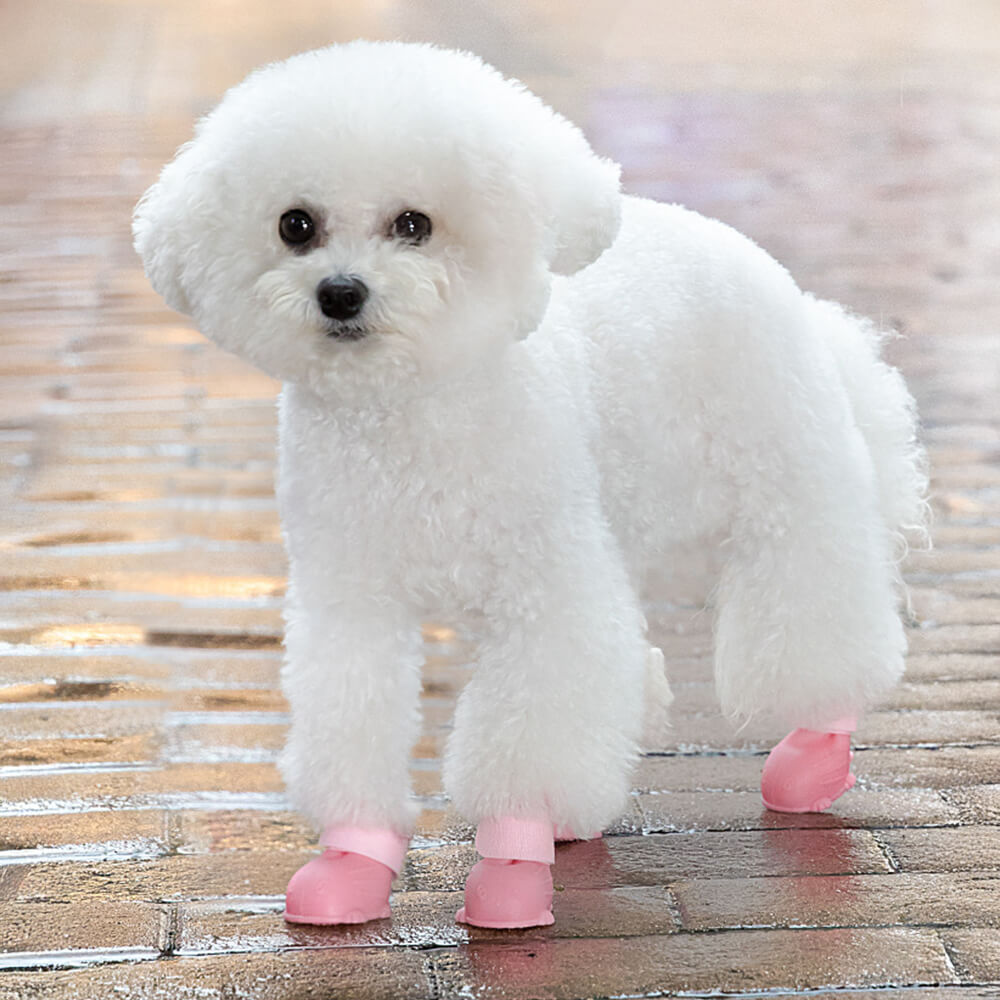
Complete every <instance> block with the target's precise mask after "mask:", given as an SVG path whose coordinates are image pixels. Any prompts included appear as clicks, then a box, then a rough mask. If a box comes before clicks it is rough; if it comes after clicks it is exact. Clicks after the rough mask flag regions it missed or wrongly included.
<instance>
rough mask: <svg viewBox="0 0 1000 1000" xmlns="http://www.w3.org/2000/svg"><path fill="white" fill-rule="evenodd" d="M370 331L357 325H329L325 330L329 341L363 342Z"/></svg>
mask: <svg viewBox="0 0 1000 1000" xmlns="http://www.w3.org/2000/svg"><path fill="white" fill-rule="evenodd" d="M370 332H371V331H370V330H369V329H368V327H366V326H361V325H360V324H359V323H336V322H334V323H330V324H328V326H327V328H326V336H327V338H328V339H330V340H340V341H347V342H351V341H355V340H363V339H364V338H365V337H367V336H368V334H369V333H370Z"/></svg>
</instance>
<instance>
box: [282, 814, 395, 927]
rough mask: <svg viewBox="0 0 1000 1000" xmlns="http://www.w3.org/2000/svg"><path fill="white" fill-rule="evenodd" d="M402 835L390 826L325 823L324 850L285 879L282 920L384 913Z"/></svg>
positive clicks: (332, 920)
mask: <svg viewBox="0 0 1000 1000" xmlns="http://www.w3.org/2000/svg"><path fill="white" fill-rule="evenodd" d="M407 843H408V841H407V840H406V839H405V838H404V837H401V836H399V834H397V833H393V832H392V831H391V830H380V829H364V828H361V827H354V826H338V827H330V828H329V829H327V830H324V831H323V836H322V837H321V838H320V845H321V846H323V847H325V848H326V850H325V851H324V852H323V853H322V854H321V855H320V856H319V857H318V858H313V859H312V861H310V862H309V863H308V864H305V865H303V866H302V867H301V868H300V869H299V870H298V871H297V872H296V873H295V874H294V875H293V876H292V879H291V881H290V882H289V883H288V890H287V892H286V893H285V920H287V921H288V922H289V923H292V924H362V923H364V922H365V921H366V920H379V919H381V918H382V917H388V916H389V890H390V888H391V887H392V880H393V877H394V876H395V875H398V874H399V870H400V869H401V868H402V867H403V858H405V857H406V847H407Z"/></svg>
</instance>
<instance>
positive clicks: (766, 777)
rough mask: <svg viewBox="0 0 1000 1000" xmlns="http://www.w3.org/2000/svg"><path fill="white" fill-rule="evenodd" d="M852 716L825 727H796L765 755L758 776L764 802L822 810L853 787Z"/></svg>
mask: <svg viewBox="0 0 1000 1000" xmlns="http://www.w3.org/2000/svg"><path fill="white" fill-rule="evenodd" d="M856 726H857V720H856V719H854V718H844V719H838V720H837V721H836V722H834V723H831V725H830V726H829V727H828V729H827V730H825V731H823V732H819V731H817V730H813V729H796V730H795V731H794V732H792V733H789V734H788V736H786V737H785V738H784V739H783V740H782V741H781V742H780V743H779V744H778V745H777V746H776V747H775V748H774V749H773V750H772V751H771V752H770V754H769V755H768V758H767V762H766V763H765V764H764V773H763V775H762V776H761V781H760V791H761V796H762V797H763V799H764V805H765V806H767V808H768V809H772V810H774V811H775V812H786V813H804V812H822V811H823V810H824V809H829V808H830V806H831V805H832V804H833V801H834V800H835V799H837V798H839V797H840V796H841V795H843V794H844V792H846V791H847V790H848V789H849V788H853V787H854V782H855V777H854V775H853V774H851V759H852V758H853V757H854V754H853V753H852V752H851V733H852V732H854V729H855V728H856Z"/></svg>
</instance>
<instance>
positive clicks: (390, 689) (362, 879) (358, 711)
mask: <svg viewBox="0 0 1000 1000" xmlns="http://www.w3.org/2000/svg"><path fill="white" fill-rule="evenodd" d="M303 591H304V588H303V587H302V586H301V585H296V581H295V578H294V573H293V586H292V590H291V593H290V596H289V602H288V608H287V629H286V637H285V644H286V650H287V655H286V662H285V667H284V670H283V675H282V682H283V688H284V691H285V694H286V696H287V698H288V701H289V705H290V708H291V728H290V730H289V735H288V742H287V745H286V747H285V751H284V754H283V758H282V771H283V774H284V777H285V781H286V784H287V786H288V792H289V795H290V797H291V799H292V801H293V803H294V804H295V806H296V807H297V808H298V809H300V810H301V811H302V812H303V813H305V814H306V815H307V816H308V817H309V818H310V819H311V820H312V821H313V822H314V823H315V824H316V825H317V826H318V827H319V828H320V829H321V830H322V836H321V839H320V843H321V844H322V845H323V846H324V847H325V848H326V850H325V852H324V853H323V854H322V855H321V856H319V857H317V858H315V859H313V860H312V861H310V862H309V864H307V865H306V866H305V867H303V868H301V869H300V870H299V871H298V872H297V873H296V874H295V875H294V876H293V878H292V881H291V882H290V883H289V886H288V893H287V898H286V911H285V918H286V919H287V920H291V921H293V922H297V923H313V924H335V923H358V922H361V921H364V920H371V919H374V918H377V917H387V916H389V887H390V884H391V882H392V878H393V875H394V874H396V873H398V872H399V870H400V867H401V865H402V861H403V858H404V856H405V853H406V845H407V841H408V838H409V834H410V831H411V829H412V823H413V817H414V811H415V806H414V804H413V803H412V801H411V796H410V776H409V752H410V748H411V746H412V744H413V743H414V741H415V739H416V738H417V736H418V734H419V725H420V719H419V692H420V665H421V660H422V653H421V646H420V631H419V625H418V623H417V621H416V619H415V618H413V617H412V616H411V615H410V614H409V613H408V612H407V611H406V610H404V609H403V608H401V607H399V606H397V605H395V604H393V603H391V602H388V601H383V600H376V599H364V598H359V597H350V598H346V599H341V600H337V601H331V600H329V599H323V598H322V597H316V596H311V595H307V596H305V597H303V596H300V595H302V593H303Z"/></svg>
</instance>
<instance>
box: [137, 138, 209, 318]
mask: <svg viewBox="0 0 1000 1000" xmlns="http://www.w3.org/2000/svg"><path fill="white" fill-rule="evenodd" d="M198 160H199V156H198V151H197V149H196V141H192V142H189V143H187V144H186V145H185V146H182V147H181V149H180V151H179V152H178V154H177V156H176V157H175V158H174V160H173V161H172V162H170V163H168V164H167V165H166V166H165V167H164V168H163V171H162V172H161V173H160V177H159V180H157V182H156V183H155V184H154V185H153V186H152V187H151V188H150V189H149V190H148V191H147V192H146V193H145V194H144V195H143V196H142V198H140V199H139V203H138V204H137V205H136V206H135V212H134V213H133V215H132V235H133V237H134V246H135V249H136V252H137V253H138V254H139V256H140V257H141V258H142V265H143V268H144V269H145V271H146V276H147V277H148V278H149V280H150V283H151V284H152V286H153V288H155V289H156V291H157V292H159V294H160V295H162V296H163V298H164V300H165V301H166V303H167V305H168V306H170V308H171V309H176V310H177V312H181V313H187V314H190V313H191V302H190V300H189V298H188V295H187V292H186V290H185V289H186V286H187V284H188V283H187V281H185V271H190V270H191V265H192V262H191V261H190V254H191V251H192V250H193V249H194V246H193V243H192V239H191V237H192V235H193V234H190V233H188V232H186V230H187V229H188V228H189V226H190V225H191V219H192V216H194V215H195V214H196V213H197V209H198V200H199V199H198V197H197V194H196V188H200V187H201V184H200V178H199V177H198V174H199V173H200V172H201V171H200V170H199V169H198V165H197V161H198Z"/></svg>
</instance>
